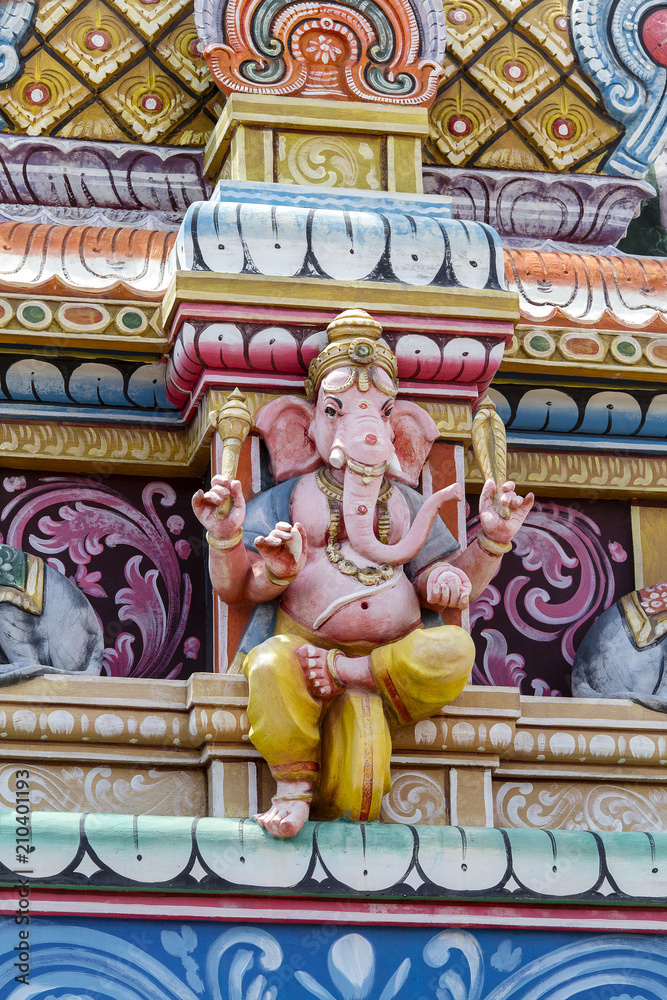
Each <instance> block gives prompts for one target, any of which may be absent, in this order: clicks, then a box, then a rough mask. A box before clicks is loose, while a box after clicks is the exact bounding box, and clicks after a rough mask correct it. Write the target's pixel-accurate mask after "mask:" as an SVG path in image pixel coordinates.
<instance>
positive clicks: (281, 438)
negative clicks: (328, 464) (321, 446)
mask: <svg viewBox="0 0 667 1000" xmlns="http://www.w3.org/2000/svg"><path fill="white" fill-rule="evenodd" d="M313 415H314V409H313V407H312V406H311V405H310V403H307V402H306V401H305V400H304V399H299V398H298V396H280V398H279V399H273V400H271V402H270V403H266V404H265V405H264V406H262V407H261V408H260V409H259V410H258V411H257V414H256V416H255V427H256V428H257V430H258V431H259V433H260V434H261V435H262V437H263V438H264V441H265V442H266V446H267V448H268V449H269V457H270V459H271V471H272V473H273V478H274V479H275V481H276V482H277V483H280V482H282V481H283V479H291V478H292V476H302V475H303V474H304V473H305V472H312V471H313V470H314V469H318V468H319V467H320V465H322V459H321V458H320V456H319V455H318V453H317V449H316V448H315V444H314V442H313V441H311V439H310V438H309V437H308V430H309V428H310V423H311V421H312V419H313Z"/></svg>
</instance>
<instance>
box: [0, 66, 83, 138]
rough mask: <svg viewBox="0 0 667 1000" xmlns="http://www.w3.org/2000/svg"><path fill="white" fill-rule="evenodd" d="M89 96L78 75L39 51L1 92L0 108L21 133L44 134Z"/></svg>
mask: <svg viewBox="0 0 667 1000" xmlns="http://www.w3.org/2000/svg"><path fill="white" fill-rule="evenodd" d="M90 93H91V92H90V90H89V88H88V87H86V86H84V84H83V83H82V82H81V81H80V79H79V78H78V77H77V76H75V75H74V74H73V73H70V72H69V71H68V70H67V69H66V68H65V67H64V66H62V65H61V64H60V63H59V62H57V61H56V60H55V59H54V58H53V56H51V55H50V54H49V53H48V52H44V51H43V50H41V49H39V50H38V51H37V52H36V53H35V54H34V55H32V56H30V58H29V59H28V60H27V62H26V63H25V65H24V66H23V72H22V73H21V75H20V76H19V77H18V79H17V80H16V82H15V83H14V84H13V86H12V87H10V88H9V89H7V90H1V91H0V108H1V109H2V110H3V112H4V113H5V114H6V115H7V117H8V118H9V119H10V120H11V121H12V122H13V123H14V124H16V125H18V126H19V129H20V130H21V131H22V132H25V133H27V134H28V135H45V134H48V132H49V131H50V130H51V129H52V128H53V126H54V125H57V124H58V122H60V121H62V119H63V118H64V117H65V116H66V115H68V114H69V113H70V111H72V110H73V109H74V108H76V107H78V106H79V105H80V104H82V103H83V102H84V101H85V100H86V98H87V97H90Z"/></svg>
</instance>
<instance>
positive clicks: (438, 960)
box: [424, 930, 484, 1000]
mask: <svg viewBox="0 0 667 1000" xmlns="http://www.w3.org/2000/svg"><path fill="white" fill-rule="evenodd" d="M452 951H459V952H460V953H461V954H462V955H463V958H464V959H465V961H466V964H467V966H468V968H467V975H466V976H463V975H462V974H461V972H459V971H457V969H455V968H453V967H450V962H451V958H452ZM424 961H425V962H426V964H427V965H430V966H431V968H433V969H441V968H442V967H443V966H445V969H444V972H443V973H442V974H441V975H440V978H439V980H438V986H439V988H438V990H437V997H438V1000H463V998H464V997H465V1000H479V998H480V996H481V995H482V986H483V985H484V959H483V956H482V949H481V948H480V946H479V943H478V941H477V939H476V938H475V937H474V936H473V935H472V934H470V933H469V932H468V931H453V930H447V931H441V932H440V934H436V935H435V937H432V938H431V940H430V941H429V942H428V944H427V945H426V947H425V948H424Z"/></svg>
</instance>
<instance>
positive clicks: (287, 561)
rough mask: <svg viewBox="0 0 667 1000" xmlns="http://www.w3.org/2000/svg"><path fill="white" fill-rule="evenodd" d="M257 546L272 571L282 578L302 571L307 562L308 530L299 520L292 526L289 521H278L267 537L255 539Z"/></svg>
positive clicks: (275, 575)
mask: <svg viewBox="0 0 667 1000" xmlns="http://www.w3.org/2000/svg"><path fill="white" fill-rule="evenodd" d="M255 548H256V549H257V551H258V552H259V554H260V555H261V557H262V559H263V560H264V563H265V565H266V566H267V568H268V570H269V572H270V573H272V574H273V576H274V577H277V578H278V579H280V580H286V579H288V578H289V577H293V576H296V575H297V573H300V572H301V570H302V569H303V567H304V566H305V563H306V554H307V542H306V532H305V530H304V528H303V527H302V525H300V524H299V523H298V522H297V523H296V524H295V525H294V526H292V525H291V524H288V522H287V521H278V523H277V524H276V526H275V528H273V530H272V531H270V532H269V533H268V535H267V536H266V538H264V537H262V536H261V535H260V536H259V537H258V538H256V539H255Z"/></svg>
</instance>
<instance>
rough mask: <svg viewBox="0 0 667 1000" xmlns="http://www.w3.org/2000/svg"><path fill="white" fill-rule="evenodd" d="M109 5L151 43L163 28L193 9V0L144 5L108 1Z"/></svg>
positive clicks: (162, 0)
mask: <svg viewBox="0 0 667 1000" xmlns="http://www.w3.org/2000/svg"><path fill="white" fill-rule="evenodd" d="M108 3H110V4H111V6H112V7H115V8H116V10H117V11H118V12H119V13H121V14H123V16H124V17H126V18H127V20H128V21H129V22H130V24H132V25H133V26H134V27H135V28H137V29H138V30H139V31H140V32H141V34H142V35H143V36H144V37H145V38H147V39H150V40H151V41H152V40H153V39H155V38H156V37H157V36H158V35H159V34H160V32H161V31H162V29H163V28H166V27H167V26H168V25H170V24H172V23H173V22H174V21H175V19H176V18H177V17H178V15H179V14H182V13H183V12H184V11H185V10H187V9H189V8H191V7H192V0H158V3H144V2H143V0H108Z"/></svg>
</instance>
